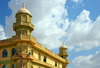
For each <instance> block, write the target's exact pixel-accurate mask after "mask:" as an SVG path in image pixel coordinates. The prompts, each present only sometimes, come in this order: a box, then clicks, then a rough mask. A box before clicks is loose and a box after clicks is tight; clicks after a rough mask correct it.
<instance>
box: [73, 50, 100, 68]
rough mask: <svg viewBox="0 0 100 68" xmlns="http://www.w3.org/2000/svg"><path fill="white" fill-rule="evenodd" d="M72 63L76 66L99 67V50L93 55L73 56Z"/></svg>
mask: <svg viewBox="0 0 100 68" xmlns="http://www.w3.org/2000/svg"><path fill="white" fill-rule="evenodd" d="M72 63H73V64H74V66H75V67H76V68H100V50H99V51H98V53H97V54H95V55H89V56H79V57H75V59H74V60H73V61H72Z"/></svg>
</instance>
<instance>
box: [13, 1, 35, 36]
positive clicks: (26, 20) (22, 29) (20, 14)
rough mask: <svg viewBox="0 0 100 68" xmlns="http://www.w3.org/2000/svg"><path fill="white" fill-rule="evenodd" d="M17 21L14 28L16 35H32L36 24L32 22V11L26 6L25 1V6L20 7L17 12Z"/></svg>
mask: <svg viewBox="0 0 100 68" xmlns="http://www.w3.org/2000/svg"><path fill="white" fill-rule="evenodd" d="M15 17H16V23H14V24H13V30H14V31H15V32H16V35H20V34H21V35H31V32H32V31H33V30H34V25H32V24H31V18H32V16H31V15H30V12H29V11H28V10H27V9H26V8H25V3H23V7H22V8H21V9H19V10H18V11H17V13H16V16H15Z"/></svg>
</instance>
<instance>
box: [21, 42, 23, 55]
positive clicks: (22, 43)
mask: <svg viewBox="0 0 100 68" xmlns="http://www.w3.org/2000/svg"><path fill="white" fill-rule="evenodd" d="M21 54H23V42H21Z"/></svg>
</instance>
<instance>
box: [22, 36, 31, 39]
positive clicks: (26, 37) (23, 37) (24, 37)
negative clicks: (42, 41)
mask: <svg viewBox="0 0 100 68" xmlns="http://www.w3.org/2000/svg"><path fill="white" fill-rule="evenodd" d="M22 39H25V40H30V35H22Z"/></svg>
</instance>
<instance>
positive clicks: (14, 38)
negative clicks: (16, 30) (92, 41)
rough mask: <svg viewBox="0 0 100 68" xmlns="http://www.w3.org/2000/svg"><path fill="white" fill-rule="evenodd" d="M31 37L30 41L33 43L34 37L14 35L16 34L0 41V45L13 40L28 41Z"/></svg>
mask: <svg viewBox="0 0 100 68" xmlns="http://www.w3.org/2000/svg"><path fill="white" fill-rule="evenodd" d="M31 38H32V42H34V43H35V42H36V39H35V38H34V37H33V36H31V35H16V36H13V37H12V38H10V39H6V40H2V41H0V46H1V45H6V44H9V43H12V42H13V41H17V40H28V41H30V40H31Z"/></svg>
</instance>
